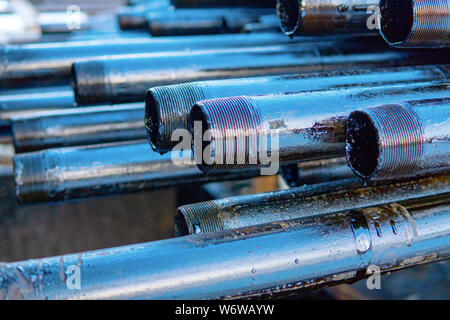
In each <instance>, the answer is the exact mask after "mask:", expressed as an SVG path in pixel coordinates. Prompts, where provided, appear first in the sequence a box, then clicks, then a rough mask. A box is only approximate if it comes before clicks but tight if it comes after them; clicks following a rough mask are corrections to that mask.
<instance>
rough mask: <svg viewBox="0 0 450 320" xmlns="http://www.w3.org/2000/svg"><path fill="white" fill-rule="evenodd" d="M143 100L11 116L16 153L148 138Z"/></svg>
mask: <svg viewBox="0 0 450 320" xmlns="http://www.w3.org/2000/svg"><path fill="white" fill-rule="evenodd" d="M143 118H144V108H143V105H142V103H132V104H125V105H117V106H99V107H88V108H73V109H66V110H55V111H45V112H36V113H33V114H31V115H26V116H19V117H14V118H12V119H11V132H12V137H13V142H14V148H15V150H16V153H22V152H30V151H37V150H42V149H48V148H56V147H70V146H81V145H89V144H99V143H106V142H120V141H130V140H139V139H145V138H146V132H145V129H144V122H143Z"/></svg>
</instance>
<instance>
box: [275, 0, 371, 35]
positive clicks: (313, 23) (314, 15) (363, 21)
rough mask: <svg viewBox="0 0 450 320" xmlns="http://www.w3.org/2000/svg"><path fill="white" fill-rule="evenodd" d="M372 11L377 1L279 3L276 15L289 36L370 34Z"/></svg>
mask: <svg viewBox="0 0 450 320" xmlns="http://www.w3.org/2000/svg"><path fill="white" fill-rule="evenodd" d="M371 8H373V9H375V8H378V0H357V1H354V0H339V1H336V0H278V1H277V13H278V17H279V18H280V22H281V29H282V30H283V31H284V33H285V34H286V35H289V36H291V37H292V36H294V35H299V34H302V35H304V34H337V33H368V32H371V31H376V28H375V26H374V27H373V28H372V29H369V28H368V19H369V17H370V16H371V10H370V9H371Z"/></svg>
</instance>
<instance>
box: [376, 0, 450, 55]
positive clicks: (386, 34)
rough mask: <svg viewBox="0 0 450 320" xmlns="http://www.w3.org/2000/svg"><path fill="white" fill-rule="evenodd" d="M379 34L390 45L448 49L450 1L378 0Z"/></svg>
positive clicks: (449, 41) (449, 38) (449, 42)
mask: <svg viewBox="0 0 450 320" xmlns="http://www.w3.org/2000/svg"><path fill="white" fill-rule="evenodd" d="M380 26H381V29H380V32H381V35H382V36H383V38H384V39H385V40H386V42H387V43H389V44H390V45H392V46H395V47H404V48H442V47H448V46H450V1H449V0H414V1H413V0H403V1H398V0H381V1H380Z"/></svg>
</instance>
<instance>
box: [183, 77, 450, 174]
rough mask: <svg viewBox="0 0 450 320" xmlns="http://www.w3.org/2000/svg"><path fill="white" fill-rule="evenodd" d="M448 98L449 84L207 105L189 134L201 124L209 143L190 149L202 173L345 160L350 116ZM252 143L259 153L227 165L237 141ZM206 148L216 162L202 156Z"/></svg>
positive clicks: (194, 115)
mask: <svg viewBox="0 0 450 320" xmlns="http://www.w3.org/2000/svg"><path fill="white" fill-rule="evenodd" d="M449 93H450V91H449V86H448V84H446V83H441V84H431V85H430V84H427V83H414V84H407V85H402V84H399V85H390V86H386V87H384V86H381V87H371V88H364V87H363V88H358V87H357V88H344V89H341V88H338V89H335V90H328V91H315V92H303V93H294V94H284V95H267V96H241V97H230V98H219V99H211V100H203V101H200V102H198V103H197V104H195V106H194V107H193V108H192V110H191V118H190V123H191V130H192V129H193V128H194V122H195V121H202V123H203V125H202V126H203V130H210V132H211V142H203V141H201V140H200V141H198V139H194V143H193V149H192V150H193V151H194V154H195V155H196V157H195V158H196V161H197V163H198V165H199V167H200V169H201V170H202V171H204V172H214V171H220V170H225V169H226V170H230V169H241V168H248V167H255V166H262V163H263V161H262V159H263V156H266V154H272V153H273V154H274V155H275V157H274V159H272V163H271V164H270V165H276V163H279V164H287V163H291V162H298V161H306V160H315V159H324V158H334V157H338V156H344V155H345V124H346V118H347V117H348V115H349V114H350V113H351V112H352V111H355V110H358V109H360V108H367V107H372V106H375V105H380V104H388V103H395V102H398V101H406V100H411V99H421V98H423V99H429V98H446V97H448V95H449ZM270 136H278V145H274V146H272V145H270V144H269V143H267V144H268V146H267V151H264V150H263V149H261V145H262V143H263V142H264V140H263V139H266V138H267V137H270ZM250 138H252V139H254V140H256V142H255V144H254V148H253V149H257V150H252V148H250V147H246V148H243V150H241V153H240V154H239V157H241V161H236V160H235V161H229V160H228V161H227V159H235V158H234V157H235V154H236V153H237V152H235V149H236V147H235V144H236V142H238V143H239V142H240V143H242V141H244V139H250ZM272 139H273V138H272ZM258 140H259V141H258ZM235 141H236V142H235ZM200 142H201V143H202V145H199V143H200ZM206 148H209V150H211V154H212V155H213V157H214V159H204V158H202V157H201V156H202V155H204V154H205V149H206ZM200 151H201V153H200ZM207 151H208V150H207ZM208 152H209V151H208ZM251 152H252V154H253V156H252V157H251V156H250V155H251ZM277 152H278V157H276V156H277V155H276V153H277ZM261 153H262V154H261ZM254 158H257V159H254ZM207 160H208V161H209V160H213V161H209V162H208V161H207ZM252 160H257V162H255V161H252ZM277 161H278V162H277ZM255 163H256V164H255Z"/></svg>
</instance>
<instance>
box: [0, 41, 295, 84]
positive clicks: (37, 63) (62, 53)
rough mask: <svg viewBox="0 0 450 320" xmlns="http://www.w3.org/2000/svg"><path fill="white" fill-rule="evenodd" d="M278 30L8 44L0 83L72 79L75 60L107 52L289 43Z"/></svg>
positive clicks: (1, 57) (1, 55)
mask: <svg viewBox="0 0 450 320" xmlns="http://www.w3.org/2000/svg"><path fill="white" fill-rule="evenodd" d="M288 42H289V39H286V37H283V36H282V35H278V34H251V35H247V34H234V35H221V36H195V37H194V36H193V37H170V38H167V39H165V38H158V39H150V38H148V37H142V38H112V39H106V40H102V41H100V40H98V39H95V40H85V41H70V42H54V43H39V44H27V45H10V46H5V47H4V48H3V49H1V51H0V87H2V88H14V89H17V87H25V86H28V87H29V86H43V85H51V84H55V83H64V84H69V83H70V68H71V66H72V63H74V62H76V61H88V60H92V59H99V58H101V57H104V56H105V55H108V56H122V55H126V54H139V53H152V52H164V51H186V50H189V49H193V48H202V47H208V48H236V47H242V46H264V45H272V44H279V43H288Z"/></svg>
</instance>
